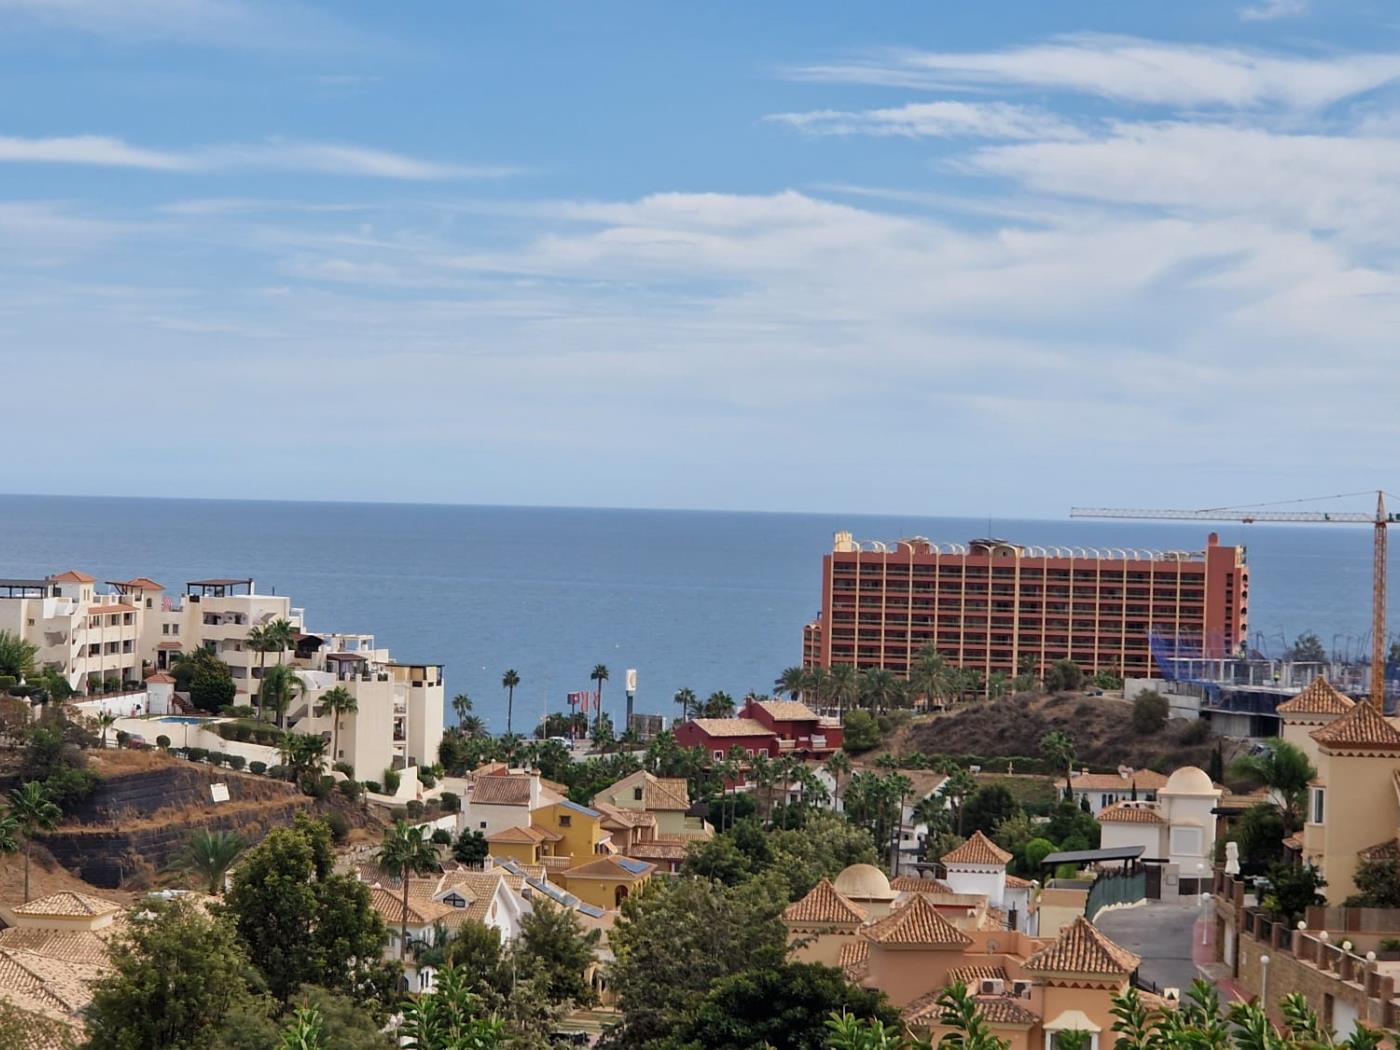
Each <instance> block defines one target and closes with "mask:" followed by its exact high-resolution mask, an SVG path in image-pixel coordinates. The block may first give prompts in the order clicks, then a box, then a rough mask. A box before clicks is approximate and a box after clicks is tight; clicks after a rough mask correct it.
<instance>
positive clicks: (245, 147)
mask: <svg viewBox="0 0 1400 1050" xmlns="http://www.w3.org/2000/svg"><path fill="white" fill-rule="evenodd" d="M7 162H8V163H36V164H79V165H93V166H98V167H118V168H142V169H145V170H148V171H184V172H226V171H299V172H314V173H319V174H326V175H353V176H365V177H370V178H383V179H407V180H419V181H425V180H437V179H469V178H501V177H504V176H507V175H511V174H513V173H515V171H516V169H512V168H508V167H504V166H487V165H456V164H442V163H439V162H436V161H428V160H421V159H419V158H416V157H409V156H405V155H404V154H401V153H392V152H389V151H387V150H380V149H373V148H371V147H367V146H354V145H344V144H337V143H322V142H296V141H290V140H271V141H268V142H262V143H250V144H225V145H217V146H204V147H198V148H195V149H187V150H153V149H145V148H142V147H139V146H132V145H130V144H128V143H126V142H124V141H122V140H121V139H115V138H109V137H106V136H101V135H75V136H68V137H55V138H34V139H28V138H16V137H13V136H9V137H0V163H7Z"/></svg>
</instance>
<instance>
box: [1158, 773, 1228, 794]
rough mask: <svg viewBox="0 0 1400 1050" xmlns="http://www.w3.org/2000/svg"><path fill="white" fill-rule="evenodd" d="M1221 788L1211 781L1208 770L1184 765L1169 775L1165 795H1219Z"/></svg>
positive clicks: (1163, 789) (1164, 790) (1163, 791)
mask: <svg viewBox="0 0 1400 1050" xmlns="http://www.w3.org/2000/svg"><path fill="white" fill-rule="evenodd" d="M1219 793H1220V789H1219V788H1217V787H1216V786H1215V785H1214V784H1212V783H1211V782H1210V777H1208V776H1206V771H1205V770H1204V769H1201V768H1200V767H1199V766H1182V767H1181V768H1180V769H1178V770H1177V771H1176V772H1175V773H1173V774H1172V775H1171V776H1169V777H1167V783H1166V786H1164V787H1163V788H1162V790H1161V794H1163V795H1218V794H1219Z"/></svg>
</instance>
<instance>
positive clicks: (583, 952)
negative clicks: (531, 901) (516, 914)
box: [520, 900, 602, 1006]
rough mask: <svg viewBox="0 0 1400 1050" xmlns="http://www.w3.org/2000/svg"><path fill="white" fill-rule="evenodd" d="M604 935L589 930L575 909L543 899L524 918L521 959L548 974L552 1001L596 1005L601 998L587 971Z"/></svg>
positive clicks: (547, 978) (521, 936)
mask: <svg viewBox="0 0 1400 1050" xmlns="http://www.w3.org/2000/svg"><path fill="white" fill-rule="evenodd" d="M601 937H602V933H601V931H599V930H585V929H584V928H583V926H582V924H581V923H580V922H579V919H578V915H577V914H576V913H575V912H574V911H572V910H570V909H567V908H558V907H555V906H553V905H552V904H548V903H546V902H545V901H543V900H540V901H538V902H537V904H536V906H535V909H534V911H532V912H531V913H530V914H528V915H526V916H525V918H524V919H523V920H522V921H521V924H520V958H521V959H523V960H524V961H526V962H527V963H528V964H533V965H535V966H537V967H538V968H539V969H540V971H541V972H542V973H543V974H544V975H545V978H546V981H547V986H546V987H547V991H546V994H547V995H548V996H549V1000H550V1002H552V1003H569V1004H572V1005H575V1006H592V1005H593V1003H594V1002H595V1001H596V998H597V997H596V996H595V995H594V993H593V987H592V986H591V985H590V984H589V983H588V979H587V976H586V974H587V971H588V967H589V966H590V965H592V963H593V956H594V953H595V952H596V951H597V948H598V941H599V939H600V938H601Z"/></svg>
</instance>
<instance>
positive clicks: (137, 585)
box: [107, 576, 165, 591]
mask: <svg viewBox="0 0 1400 1050" xmlns="http://www.w3.org/2000/svg"><path fill="white" fill-rule="evenodd" d="M107 582H108V583H110V584H111V585H112V586H113V587H125V588H127V589H128V590H132V591H163V590H165V587H164V586H163V585H161V584H159V583H156V581H155V580H153V579H151V578H150V577H149V576H137V577H136V578H135V579H134V580H108V581H107Z"/></svg>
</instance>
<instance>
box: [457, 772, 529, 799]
mask: <svg viewBox="0 0 1400 1050" xmlns="http://www.w3.org/2000/svg"><path fill="white" fill-rule="evenodd" d="M471 804H472V805H473V806H477V805H486V806H528V805H529V804H530V778H529V777H528V776H523V775H519V774H510V775H508V776H491V777H480V778H478V779H477V781H476V787H475V788H474V789H473V790H472V798H471Z"/></svg>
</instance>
